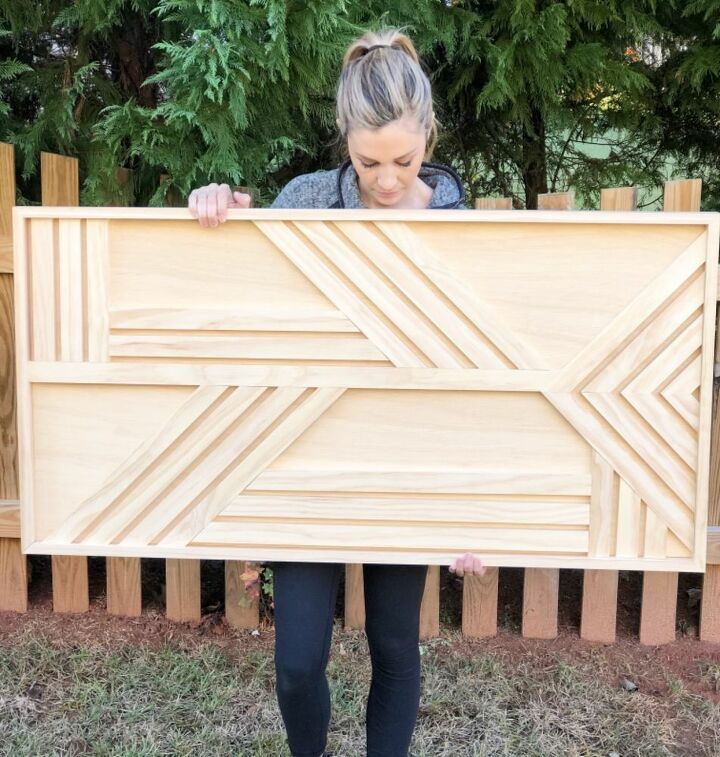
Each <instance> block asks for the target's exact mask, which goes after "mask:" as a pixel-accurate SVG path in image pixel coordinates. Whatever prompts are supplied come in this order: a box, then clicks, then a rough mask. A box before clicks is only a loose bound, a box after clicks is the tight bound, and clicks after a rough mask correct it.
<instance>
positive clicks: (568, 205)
mask: <svg viewBox="0 0 720 757" xmlns="http://www.w3.org/2000/svg"><path fill="white" fill-rule="evenodd" d="M574 208H575V193H574V192H573V191H570V192H548V193H547V194H539V195H538V207H537V209H538V210H573V209H574Z"/></svg>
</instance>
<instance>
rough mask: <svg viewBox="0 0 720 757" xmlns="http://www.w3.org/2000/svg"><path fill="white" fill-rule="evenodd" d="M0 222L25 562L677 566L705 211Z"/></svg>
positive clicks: (44, 217) (701, 299)
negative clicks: (8, 276)
mask: <svg viewBox="0 0 720 757" xmlns="http://www.w3.org/2000/svg"><path fill="white" fill-rule="evenodd" d="M498 216H501V217H500V218H498ZM14 222H15V234H16V238H17V239H18V240H19V241H20V243H19V244H18V245H17V247H16V253H15V255H16V257H15V261H14V263H15V265H14V267H15V276H16V284H17V291H18V293H19V296H18V297H17V301H16V314H17V321H18V329H17V344H18V355H19V368H18V372H19V397H20V402H19V414H20V442H21V459H22V463H23V464H22V475H21V489H22V490H23V493H22V494H21V501H22V502H23V510H22V524H23V548H24V550H25V551H28V552H37V553H44V554H47V553H54V554H67V555H72V554H98V555H102V554H104V555H113V556H127V557H133V556H140V555H143V556H158V557H167V558H190V557H192V558H198V557H214V558H224V559H233V560H283V559H299V560H322V561H338V562H340V561H342V562H350V563H362V562H404V563H429V564H446V563H447V562H448V561H449V560H450V559H452V558H453V557H454V556H456V555H457V554H459V553H461V552H464V551H474V552H477V553H480V554H482V555H483V556H484V558H485V561H486V563H487V564H488V565H491V566H501V565H517V566H524V567H537V568H553V567H585V568H608V569H612V570H618V569H641V570H657V571H668V570H693V571H696V570H703V568H704V564H705V539H704V538H703V536H704V529H705V525H706V518H707V483H708V460H709V438H708V437H709V411H710V407H709V392H710V387H711V367H712V366H711V361H712V346H713V344H712V341H713V340H712V333H713V319H714V302H715V297H716V291H717V281H716V275H717V261H716V257H717V246H718V216H717V215H716V214H709V213H703V214H699V213H695V214H672V215H671V214H665V216H664V217H663V216H662V215H661V214H657V215H655V214H630V213H621V212H620V213H618V212H616V213H597V212H594V213H592V214H584V213H572V212H570V213H568V212H562V213H554V212H551V211H548V212H545V213H543V214H541V216H540V217H539V218H538V215H535V216H533V214H532V213H523V212H516V213H513V214H507V216H505V214H493V213H486V212H482V211H468V212H463V213H454V212H443V211H438V212H433V213H423V212H416V211H403V212H400V211H397V212H396V211H385V212H382V213H379V212H375V213H373V212H370V211H363V212H360V211H338V212H333V213H329V212H320V211H292V212H289V213H285V212H282V213H281V212H279V211H263V210H248V211H242V212H241V211H235V212H232V213H231V214H230V222H229V223H227V224H225V225H224V226H223V227H221V228H220V229H217V230H203V229H201V228H198V226H197V225H196V224H195V223H194V222H191V221H190V220H189V216H188V214H187V213H186V212H185V211H183V210H120V209H103V210H94V209H87V208H83V209H68V208H62V209H59V208H54V209H44V210H43V209H26V208H22V209H16V211H15V220H14Z"/></svg>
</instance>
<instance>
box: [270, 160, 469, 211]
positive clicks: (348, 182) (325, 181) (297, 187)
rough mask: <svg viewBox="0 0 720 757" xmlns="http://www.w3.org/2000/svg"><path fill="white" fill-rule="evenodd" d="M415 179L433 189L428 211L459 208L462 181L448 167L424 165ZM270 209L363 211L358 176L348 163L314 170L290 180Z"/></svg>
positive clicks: (460, 206) (436, 164) (461, 205)
mask: <svg viewBox="0 0 720 757" xmlns="http://www.w3.org/2000/svg"><path fill="white" fill-rule="evenodd" d="M418 176H419V177H420V178H421V179H422V180H423V181H424V182H425V183H426V184H427V185H428V186H429V187H431V188H432V190H433V194H432V197H431V198H430V205H429V207H430V208H448V209H449V208H459V209H465V206H464V204H463V198H464V189H463V185H462V180H461V179H460V177H459V176H458V175H457V174H456V173H455V171H453V169H452V168H450V167H449V166H445V165H442V164H440V163H426V162H423V164H422V166H421V168H420V171H419V173H418ZM270 207H272V208H364V207H365V205H364V204H363V202H362V200H361V199H360V192H359V190H358V183H357V173H356V172H355V169H354V168H353V165H352V163H351V162H350V161H349V160H347V161H345V163H343V164H342V165H341V166H340V167H339V168H335V169H333V170H332V171H315V172H314V173H306V174H303V175H302V176H296V177H295V178H294V179H292V180H291V181H289V182H288V183H287V184H286V185H285V186H284V187H283V190H282V192H280V194H279V195H278V196H277V197H276V198H275V201H274V202H273V204H272V205H271V206H270Z"/></svg>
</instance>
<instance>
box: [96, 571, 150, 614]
mask: <svg viewBox="0 0 720 757" xmlns="http://www.w3.org/2000/svg"><path fill="white" fill-rule="evenodd" d="M105 565H106V570H107V611H108V613H109V614H110V615H123V616H125V617H137V616H139V615H140V614H141V612H142V588H141V570H140V558H139V557H108V558H107V560H106V563H105Z"/></svg>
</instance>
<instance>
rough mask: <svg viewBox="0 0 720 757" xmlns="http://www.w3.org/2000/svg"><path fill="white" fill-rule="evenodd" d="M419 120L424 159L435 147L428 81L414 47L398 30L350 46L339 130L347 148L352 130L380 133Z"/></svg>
mask: <svg viewBox="0 0 720 757" xmlns="http://www.w3.org/2000/svg"><path fill="white" fill-rule="evenodd" d="M408 115H410V116H415V117H416V118H417V120H418V123H419V124H420V126H421V127H422V129H423V130H424V132H425V137H426V140H427V147H426V150H425V157H426V159H427V158H429V157H430V156H431V155H432V151H433V149H434V148H435V144H436V142H437V132H438V126H437V119H436V117H435V111H434V108H433V101H432V91H431V88H430V81H429V79H428V77H427V76H426V74H425V72H424V71H423V69H422V66H421V64H420V59H419V57H418V54H417V51H416V50H415V45H413V43H412V41H411V40H410V38H409V37H407V36H406V35H405V34H403V32H402V31H401V30H400V29H382V30H380V31H377V32H367V33H366V34H363V36H362V37H360V38H359V39H356V40H355V41H354V42H353V43H352V44H351V45H350V47H348V49H347V52H346V53H345V57H344V58H343V65H342V71H341V73H340V81H339V82H338V89H337V126H338V130H339V132H340V136H341V138H342V140H343V143H346V140H347V135H348V133H349V132H350V131H351V130H352V129H379V128H380V127H382V126H385V125H386V124H388V123H390V122H391V121H395V120H396V119H398V118H402V117H403V116H408Z"/></svg>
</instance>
